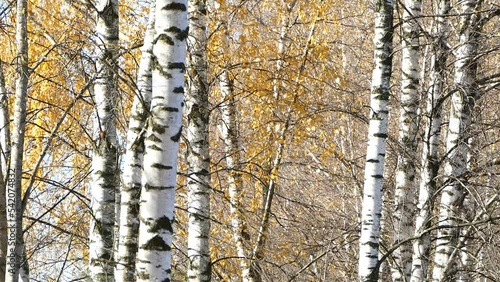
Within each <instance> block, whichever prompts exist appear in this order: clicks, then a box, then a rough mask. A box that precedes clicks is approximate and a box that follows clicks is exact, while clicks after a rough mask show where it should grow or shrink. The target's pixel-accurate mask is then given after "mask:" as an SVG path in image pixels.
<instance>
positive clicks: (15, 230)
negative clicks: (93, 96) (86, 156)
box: [5, 0, 29, 282]
mask: <svg viewBox="0 0 500 282" xmlns="http://www.w3.org/2000/svg"><path fill="white" fill-rule="evenodd" d="M16 10H17V11H16V44H17V75H18V79H17V81H16V100H15V103H14V121H13V130H12V137H11V138H12V139H11V142H12V151H11V156H10V157H11V158H10V169H9V171H8V173H7V187H6V188H7V197H6V198H7V202H6V205H7V225H8V228H7V235H8V247H7V262H6V268H5V281H6V282H17V281H18V280H19V273H20V271H19V270H20V269H19V268H20V264H21V261H22V254H23V230H22V228H23V227H22V209H21V189H22V183H21V180H22V179H21V176H22V168H23V152H24V133H25V129H26V98H27V96H28V76H29V70H28V40H27V34H28V29H27V15H28V3H27V1H26V0H18V1H17V7H16Z"/></svg>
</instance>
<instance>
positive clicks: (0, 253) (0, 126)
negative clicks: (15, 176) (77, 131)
mask: <svg viewBox="0 0 500 282" xmlns="http://www.w3.org/2000/svg"><path fill="white" fill-rule="evenodd" d="M9 124H10V120H9V101H8V96H7V89H6V88H5V80H4V75H3V66H2V64H1V62H0V187H2V189H0V281H3V279H4V277H5V258H6V254H7V211H6V203H7V202H6V192H7V189H5V176H6V175H7V171H8V169H7V166H8V160H9V158H10V128H9Z"/></svg>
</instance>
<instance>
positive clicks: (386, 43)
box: [358, 0, 393, 281]
mask: <svg viewBox="0 0 500 282" xmlns="http://www.w3.org/2000/svg"><path fill="white" fill-rule="evenodd" d="M374 4H375V35H374V39H373V43H374V47H375V52H374V70H373V76H372V89H371V97H370V101H371V102H370V123H369V129H368V147H367V153H366V166H365V182H364V188H363V203H362V206H363V207H362V211H361V237H360V239H359V242H360V247H359V262H358V263H359V264H358V275H359V278H360V281H377V280H378V252H379V240H380V216H381V213H382V181H383V178H384V173H383V171H384V160H385V151H386V138H387V115H388V109H387V102H388V100H389V86H390V78H391V74H392V34H393V26H392V25H393V2H392V1H391V0H378V1H375V2H374Z"/></svg>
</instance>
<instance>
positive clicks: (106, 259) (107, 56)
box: [89, 0, 119, 282]
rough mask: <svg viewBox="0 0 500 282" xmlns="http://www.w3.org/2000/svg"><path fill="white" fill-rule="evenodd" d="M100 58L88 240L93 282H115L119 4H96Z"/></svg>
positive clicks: (103, 0) (112, 1)
mask: <svg viewBox="0 0 500 282" xmlns="http://www.w3.org/2000/svg"><path fill="white" fill-rule="evenodd" d="M96 7H97V27H96V31H97V43H98V48H99V52H100V53H99V56H98V59H97V63H96V67H97V73H96V80H95V82H94V101H95V106H96V115H95V120H94V132H93V134H94V135H93V137H94V140H95V149H94V152H93V157H92V183H91V187H90V194H91V209H92V220H91V225H90V236H89V268H90V276H91V278H92V280H93V281H94V282H98V281H106V282H109V281H114V263H113V244H114V239H113V237H114V226H115V194H116V191H117V188H118V181H117V180H118V176H117V174H118V167H117V147H116V146H117V139H116V138H117V137H116V125H115V123H116V114H115V111H116V103H117V102H116V101H117V94H118V92H117V89H116V83H117V81H116V77H117V58H116V57H117V54H118V34H119V32H118V1H117V0H100V1H98V3H97V6H96Z"/></svg>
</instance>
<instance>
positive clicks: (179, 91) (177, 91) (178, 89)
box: [173, 86, 184, 94]
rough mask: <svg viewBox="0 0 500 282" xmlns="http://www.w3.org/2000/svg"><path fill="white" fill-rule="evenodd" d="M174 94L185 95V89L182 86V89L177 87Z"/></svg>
mask: <svg viewBox="0 0 500 282" xmlns="http://www.w3.org/2000/svg"><path fill="white" fill-rule="evenodd" d="M173 92H174V93H176V94H184V87H182V86H181V87H175V88H174V91H173Z"/></svg>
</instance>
